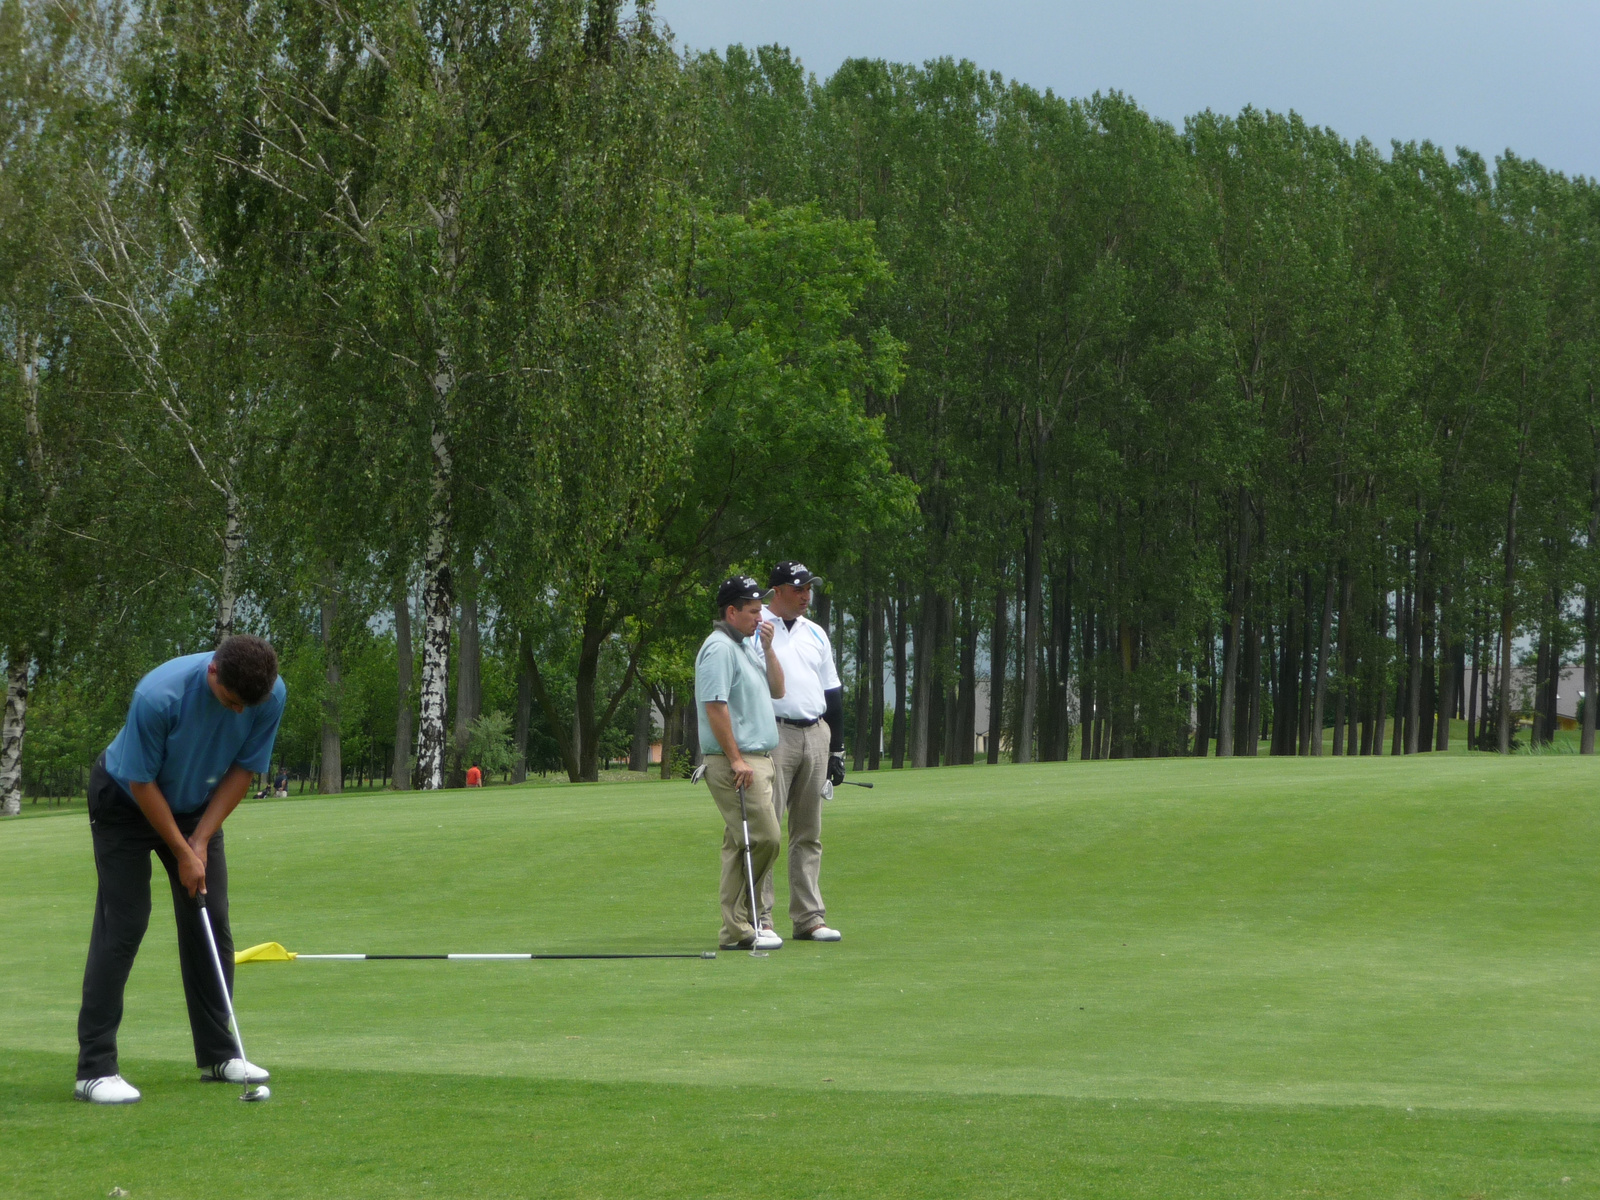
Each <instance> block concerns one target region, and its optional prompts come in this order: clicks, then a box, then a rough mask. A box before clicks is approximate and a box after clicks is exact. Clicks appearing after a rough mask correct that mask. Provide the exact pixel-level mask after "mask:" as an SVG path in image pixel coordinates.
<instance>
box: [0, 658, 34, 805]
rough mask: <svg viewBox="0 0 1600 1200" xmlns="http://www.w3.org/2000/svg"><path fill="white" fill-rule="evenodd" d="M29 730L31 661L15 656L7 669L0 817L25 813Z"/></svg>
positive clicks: (0, 730) (1, 728) (0, 740)
mask: <svg viewBox="0 0 1600 1200" xmlns="http://www.w3.org/2000/svg"><path fill="white" fill-rule="evenodd" d="M27 729H28V660H27V659H26V658H23V657H21V656H19V655H17V654H15V653H13V654H12V656H11V665H10V666H9V667H8V668H7V669H6V715H5V722H4V725H3V726H0V816H7V817H14V816H16V815H17V814H18V813H20V812H21V811H22V738H23V734H25V733H26V732H27Z"/></svg>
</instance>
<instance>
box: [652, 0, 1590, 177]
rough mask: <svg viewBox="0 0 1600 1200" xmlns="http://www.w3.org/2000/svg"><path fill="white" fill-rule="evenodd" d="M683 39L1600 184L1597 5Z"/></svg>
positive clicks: (1109, 8)
mask: <svg viewBox="0 0 1600 1200" xmlns="http://www.w3.org/2000/svg"><path fill="white" fill-rule="evenodd" d="M656 12H657V15H658V16H659V17H660V18H662V19H664V20H665V21H666V23H667V24H668V25H669V26H670V27H671V28H672V30H673V31H674V33H676V34H677V37H678V40H679V42H680V44H682V45H684V46H689V47H693V48H695V49H701V50H706V49H715V50H721V49H723V48H725V47H726V46H728V45H730V44H732V43H735V42H740V43H743V44H745V45H747V46H758V45H766V44H769V43H772V42H777V43H779V44H781V45H784V46H788V47H789V48H790V49H791V50H793V51H794V52H795V54H796V55H798V56H799V58H800V59H801V61H802V62H804V63H805V65H806V67H807V69H808V70H810V71H812V72H814V73H815V74H816V75H817V76H818V77H819V78H826V77H827V76H828V75H830V74H832V73H833V71H834V70H835V68H837V67H838V65H839V64H840V63H841V62H842V61H843V60H844V59H846V58H851V57H867V58H884V59H889V60H891V61H896V62H912V63H920V62H923V61H925V60H927V59H930V58H938V57H941V56H945V55H949V56H951V57H954V58H969V59H971V60H972V61H973V62H975V63H976V64H977V65H978V66H980V67H983V68H985V69H987V70H993V71H999V72H1001V73H1002V74H1003V75H1005V76H1007V77H1008V78H1013V79H1017V80H1020V81H1021V82H1023V83H1027V84H1031V85H1032V86H1034V87H1037V88H1039V89H1041V90H1043V89H1044V88H1053V89H1054V90H1055V91H1056V92H1057V93H1058V94H1061V95H1067V96H1087V95H1090V94H1091V93H1093V92H1095V91H1109V90H1111V89H1117V90H1120V91H1122V92H1125V93H1127V94H1128V95H1130V96H1132V97H1133V98H1134V99H1135V100H1137V101H1138V102H1139V103H1140V104H1141V105H1142V106H1143V107H1144V108H1145V109H1146V110H1147V111H1148V112H1151V113H1153V114H1155V115H1156V116H1158V117H1161V118H1162V119H1164V120H1168V121H1171V122H1172V123H1173V124H1175V125H1179V126H1181V125H1182V122H1183V118H1184V117H1185V116H1187V115H1188V114H1190V113H1194V112H1199V111H1201V110H1203V109H1207V108H1210V109H1214V110H1216V111H1218V112H1230V113H1231V112H1237V111H1238V110H1239V109H1241V108H1243V107H1244V106H1245V105H1246V104H1254V105H1255V106H1256V107H1258V108H1270V109H1274V110H1277V111H1286V110H1288V109H1293V110H1294V111H1296V112H1298V113H1300V114H1301V116H1303V117H1305V118H1306V120H1308V121H1310V122H1312V123H1313V124H1317V125H1326V126H1328V127H1330V128H1332V129H1334V130H1336V131H1337V132H1338V133H1340V134H1342V135H1343V136H1344V137H1346V138H1348V139H1350V140H1352V141H1354V140H1355V139H1356V138H1358V137H1367V138H1370V139H1372V141H1374V142H1376V143H1377V144H1378V145H1379V146H1380V147H1382V148H1383V149H1384V150H1385V151H1387V149H1388V146H1389V142H1390V140H1391V139H1399V140H1401V141H1411V140H1418V141H1420V140H1422V139H1424V138H1426V139H1429V140H1431V141H1433V142H1436V143H1438V144H1440V145H1442V146H1444V147H1446V148H1448V149H1450V150H1454V148H1455V147H1457V146H1466V147H1468V148H1470V149H1473V150H1476V151H1478V152H1479V153H1481V154H1483V155H1484V156H1485V157H1486V158H1489V159H1491V160H1492V159H1493V158H1494V157H1495V156H1496V155H1498V154H1500V153H1501V152H1502V151H1504V150H1505V149H1506V148H1507V147H1509V148H1510V149H1512V150H1513V151H1515V152H1516V153H1517V154H1518V155H1520V156H1522V157H1525V158H1536V159H1538V160H1539V161H1540V162H1542V163H1544V164H1545V165H1546V166H1548V167H1552V168H1554V169H1556V170H1559V171H1564V172H1566V173H1567V174H1569V175H1594V176H1600V70H1597V67H1596V55H1597V52H1600V0H1582V2H1579V0H1517V2H1515V3H1512V2H1501V3H1485V2H1482V0H1454V2H1446V0H1388V2H1387V3H1384V2H1381V0H1339V2H1324V3H1317V4H1307V3H1294V2H1293V0H1278V2H1276V3H1269V2H1263V0H1189V2H1185V0H1111V2H1107V0H1098V2H1097V3H1093V4H1083V3H1076V2H1072V0H1060V2H1057V3H1046V2H1043V0H1014V2H1011V3H1004V2H992V3H988V4H976V3H970V2H963V0H917V2H912V0H784V2H777V0H657V4H656Z"/></svg>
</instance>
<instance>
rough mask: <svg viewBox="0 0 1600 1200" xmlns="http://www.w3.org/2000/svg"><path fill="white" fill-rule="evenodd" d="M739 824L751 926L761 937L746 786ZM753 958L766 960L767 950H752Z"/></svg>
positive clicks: (742, 790) (742, 792)
mask: <svg viewBox="0 0 1600 1200" xmlns="http://www.w3.org/2000/svg"><path fill="white" fill-rule="evenodd" d="M739 823H740V824H741V825H743V826H744V877H745V879H746V880H747V881H748V882H749V884H750V925H751V928H753V929H754V930H755V931H756V936H757V937H760V936H761V926H760V924H759V922H760V920H761V906H760V905H758V904H757V903H756V869H755V866H754V865H753V864H752V863H751V861H750V816H749V814H748V813H747V812H745V807H744V785H743V784H740V785H739ZM750 957H751V958H766V957H767V952H766V951H765V950H756V949H752V950H751V951H750Z"/></svg>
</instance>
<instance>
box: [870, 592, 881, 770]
mask: <svg viewBox="0 0 1600 1200" xmlns="http://www.w3.org/2000/svg"><path fill="white" fill-rule="evenodd" d="M871 620H872V629H871V631H870V633H869V636H868V646H869V651H868V660H869V663H870V666H871V674H870V677H869V678H870V681H871V684H872V725H871V727H870V729H869V730H868V733H867V770H869V771H876V770H878V769H879V768H880V767H881V766H882V765H883V595H882V593H881V592H879V591H878V590H876V589H874V590H873V593H872V618H871Z"/></svg>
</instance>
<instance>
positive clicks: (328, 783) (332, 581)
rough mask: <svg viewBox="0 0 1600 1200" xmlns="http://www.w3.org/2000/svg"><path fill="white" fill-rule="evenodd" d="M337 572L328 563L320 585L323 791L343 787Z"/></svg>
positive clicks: (320, 775) (319, 779)
mask: <svg viewBox="0 0 1600 1200" xmlns="http://www.w3.org/2000/svg"><path fill="white" fill-rule="evenodd" d="M337 582H338V575H337V574H336V573H335V571H334V568H333V565H332V564H331V563H330V564H329V566H328V569H327V573H326V576H325V579H324V582H323V586H322V612H321V618H322V620H321V625H322V629H321V632H322V665H323V685H324V687H325V688H326V691H325V692H324V693H323V697H322V753H321V761H322V769H321V771H320V772H319V773H318V776H317V789H318V790H319V791H321V792H322V793H323V794H324V795H327V794H329V793H333V792H342V791H344V762H343V759H342V757H341V755H342V754H343V746H342V745H341V742H340V738H339V700H340V696H339V693H340V690H341V685H340V677H339V640H338V625H339V600H338V596H337V594H336V593H335V590H334V589H335V587H336V586H337Z"/></svg>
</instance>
